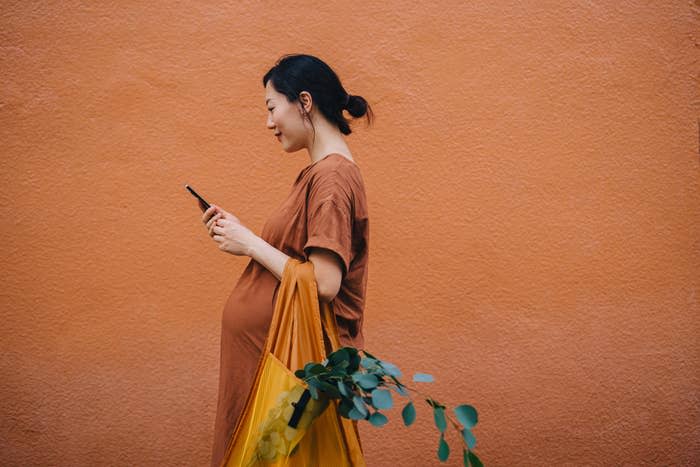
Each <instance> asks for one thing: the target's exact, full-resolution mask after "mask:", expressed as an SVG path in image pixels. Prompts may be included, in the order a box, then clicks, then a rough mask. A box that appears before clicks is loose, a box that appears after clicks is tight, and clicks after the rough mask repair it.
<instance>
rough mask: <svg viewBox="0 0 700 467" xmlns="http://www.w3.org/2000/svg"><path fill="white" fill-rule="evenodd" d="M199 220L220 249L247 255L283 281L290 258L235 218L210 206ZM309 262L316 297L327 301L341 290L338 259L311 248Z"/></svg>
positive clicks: (341, 267)
mask: <svg viewBox="0 0 700 467" xmlns="http://www.w3.org/2000/svg"><path fill="white" fill-rule="evenodd" d="M202 220H203V221H204V223H205V225H206V226H207V228H208V229H209V235H210V236H211V237H212V238H213V239H214V241H216V242H217V243H219V249H221V250H223V251H226V252H227V253H231V254H233V255H237V256H242V255H246V256H250V257H251V258H252V259H254V260H255V261H257V262H258V263H260V264H261V265H263V266H264V267H265V268H266V269H267V270H268V271H270V272H271V273H272V274H273V275H274V276H275V277H276V278H277V280H280V279H281V278H282V273H283V272H284V266H285V265H286V264H287V260H289V256H288V255H287V254H285V253H284V252H282V251H280V250H278V249H277V248H275V247H273V246H272V245H270V244H269V243H267V242H266V241H265V240H263V239H262V238H261V237H258V236H257V235H255V234H254V233H253V232H251V231H250V230H249V229H247V228H246V227H245V226H243V225H242V224H241V223H240V221H239V220H238V218H237V217H236V216H234V215H233V214H231V213H229V212H226V211H224V210H223V209H221V208H220V207H219V206H212V207H211V208H210V209H208V210H207V211H205V213H204V215H203V219H202ZM309 261H311V262H312V263H314V275H315V276H316V284H317V287H318V298H319V299H320V300H321V301H322V302H330V301H331V300H333V299H334V298H335V296H336V295H337V294H338V291H339V290H340V282H341V280H342V278H343V263H342V261H341V259H340V258H339V257H338V256H337V255H336V254H335V253H333V252H331V251H330V250H325V249H323V248H312V249H311V251H310V253H309Z"/></svg>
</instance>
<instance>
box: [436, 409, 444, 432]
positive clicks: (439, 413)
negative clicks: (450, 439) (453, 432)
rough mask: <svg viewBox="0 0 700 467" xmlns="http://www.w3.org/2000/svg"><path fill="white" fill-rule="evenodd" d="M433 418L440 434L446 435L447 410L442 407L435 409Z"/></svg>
mask: <svg viewBox="0 0 700 467" xmlns="http://www.w3.org/2000/svg"><path fill="white" fill-rule="evenodd" d="M433 418H434V419H435V426H436V427H437V429H438V430H440V433H444V432H445V430H446V429H447V420H446V419H445V409H443V408H442V407H434V408H433Z"/></svg>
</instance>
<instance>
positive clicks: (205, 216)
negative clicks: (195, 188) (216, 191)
mask: <svg viewBox="0 0 700 467" xmlns="http://www.w3.org/2000/svg"><path fill="white" fill-rule="evenodd" d="M216 212H217V209H216V206H211V207H209V209H207V210H206V211H204V214H202V222H204V223H205V224H207V223H208V222H209V220H210V218H211V217H212V216H213V215H214V214H215V213H216Z"/></svg>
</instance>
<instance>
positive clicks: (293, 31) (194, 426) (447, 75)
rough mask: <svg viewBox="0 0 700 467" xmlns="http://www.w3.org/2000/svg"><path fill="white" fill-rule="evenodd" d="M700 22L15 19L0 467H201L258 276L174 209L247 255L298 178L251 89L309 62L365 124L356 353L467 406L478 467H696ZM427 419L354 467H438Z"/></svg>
mask: <svg viewBox="0 0 700 467" xmlns="http://www.w3.org/2000/svg"><path fill="white" fill-rule="evenodd" d="M697 15H698V7H697V6H695V5H694V4H693V2H689V1H680V2H672V1H663V2H632V1H615V2H613V1H607V2H604V1H577V2H555V1H547V2H539V1H538V2H535V1H530V2H488V1H483V0H475V1H469V2H456V1H453V2H442V3H441V4H440V6H439V7H435V6H434V5H433V4H432V3H430V2H428V3H419V2H411V3H407V2H394V1H386V2H381V3H380V2H376V3H375V4H361V3H359V4H358V3H355V2H337V1H327V2H302V3H295V4H294V6H292V5H291V4H288V3H287V2H275V3H273V2H264V3H262V2H229V3H223V2H222V3H214V2H211V3H210V4H207V5H205V4H203V2H190V3H179V2H28V1H22V2H9V1H6V2H3V6H2V11H1V13H0V39H1V42H0V60H1V62H0V63H1V68H0V70H1V73H2V87H1V88H0V138H1V141H2V170H0V181H2V189H1V190H0V200H1V208H0V209H2V212H1V213H2V218H3V219H4V222H3V227H2V229H1V231H0V233H1V235H2V237H1V240H2V245H3V248H2V253H1V254H2V256H1V258H2V264H1V266H2V268H1V269H0V278H1V279H2V289H1V290H2V293H1V294H0V314H1V315H0V318H1V319H2V327H1V329H2V331H1V333H2V334H1V339H0V346H1V348H0V350H1V353H0V355H2V357H1V358H0V371H1V373H0V421H1V422H0V444H1V445H0V449H1V452H0V457H1V459H2V462H1V463H2V464H3V465H12V466H15V465H16V466H20V465H21V466H26V465H60V466H73V465H142V466H150V465H172V466H177V465H181V466H193V465H207V463H208V461H209V452H210V447H211V436H212V431H213V422H214V420H213V416H214V410H215V403H216V390H217V378H218V364H219V361H218V359H219V347H218V344H219V332H220V316H221V315H220V314H221V310H222V308H223V304H224V301H225V299H226V297H227V296H228V294H229V292H230V290H231V288H232V287H233V285H234V283H235V281H236V279H237V277H238V275H239V274H240V272H241V271H242V269H243V267H244V265H245V263H246V261H245V260H243V259H241V258H234V257H232V256H230V255H225V254H223V253H221V252H220V251H219V250H218V249H217V248H216V246H215V245H214V244H213V243H212V242H211V241H210V240H209V238H208V237H207V236H206V233H205V232H204V230H203V228H202V225H201V223H200V218H199V214H198V211H197V208H196V206H195V204H194V203H193V201H192V199H191V197H190V196H189V195H188V194H187V193H186V192H185V191H184V189H183V187H182V185H183V184H184V183H190V184H192V185H193V186H194V187H195V188H197V189H198V190H200V191H201V192H202V193H203V194H204V195H205V196H207V197H208V198H210V199H211V200H212V201H214V202H217V203H219V204H221V205H223V206H224V207H225V208H227V209H228V210H230V211H232V212H234V213H236V214H237V215H238V216H239V217H240V218H241V219H242V221H243V222H245V223H246V224H247V225H249V226H250V227H251V228H253V229H255V230H256V231H258V232H259V230H260V228H261V226H262V224H263V222H264V220H265V219H266V216H267V215H268V214H269V213H270V211H271V210H272V209H273V208H274V207H275V206H276V205H277V203H279V202H280V201H281V200H282V199H283V198H284V196H285V195H286V194H287V191H288V188H289V186H290V185H291V183H292V182H293V180H294V177H295V176H296V174H297V172H298V171H299V170H300V169H301V168H302V167H303V166H305V165H306V164H307V163H308V159H307V156H306V155H305V154H303V153H297V154H292V155H287V154H283V153H282V151H281V150H280V148H279V143H278V142H277V141H276V140H275V139H274V138H273V137H272V135H271V134H270V132H269V131H268V130H267V129H266V128H265V118H266V114H265V108H264V102H263V89H262V86H261V83H260V79H261V77H262V74H263V73H264V72H265V71H266V70H267V68H268V67H269V66H270V65H272V63H273V62H274V60H275V59H276V58H277V57H278V56H280V55H281V54H283V53H288V52H299V51H304V52H309V53H313V54H317V55H319V56H320V57H322V58H324V59H325V60H327V61H328V62H329V63H330V64H331V65H332V66H333V67H335V68H336V69H337V71H338V73H339V74H340V76H341V78H342V79H343V80H344V83H345V84H346V87H347V88H348V90H349V91H350V92H352V93H354V94H361V95H364V96H365V97H366V98H367V99H368V100H369V101H370V102H371V104H372V105H373V106H374V109H375V111H376V115H377V121H376V125H375V126H374V127H373V128H372V129H370V130H366V129H365V128H364V127H363V126H362V125H358V126H357V127H356V130H357V131H356V132H355V134H353V135H352V136H351V137H350V138H349V142H350V144H351V147H352V150H353V153H354V155H355V158H356V159H357V161H358V163H359V164H360V166H361V168H362V170H363V173H364V177H365V181H366V184H367V190H368V196H369V200H370V214H371V260H370V271H371V272H370V279H369V297H368V307H367V320H366V332H367V348H368V349H369V350H370V351H372V352H374V353H377V354H379V355H382V356H385V357H386V358H387V359H389V360H392V361H394V362H396V363H398V364H399V365H400V366H401V367H402V368H403V369H404V371H405V372H406V373H411V372H413V371H428V372H432V373H434V375H435V376H436V378H437V383H436V384H434V385H433V386H432V387H431V388H430V393H431V394H433V395H434V396H435V397H436V398H439V399H442V400H444V401H446V402H448V403H450V404H453V405H454V404H457V403H461V402H470V403H473V404H474V405H475V406H476V407H477V408H478V409H479V410H480V415H481V421H480V425H479V426H478V427H477V429H476V435H477V437H478V440H479V445H478V448H477V451H478V452H479V453H480V455H481V457H482V458H483V460H484V461H485V462H486V463H487V464H488V465H500V466H510V465H518V466H526V465H532V466H540V465H622V464H627V465H671V464H674V465H693V464H695V465H697V463H698V462H700V428H698V427H700V408H699V406H700V404H699V400H698V396H699V387H700V385H699V382H698V375H699V374H700V368H699V367H700V350H699V340H700V338H699V337H698V336H700V329H699V328H700V324H699V317H698V312H699V311H700V306H699V305H698V303H699V300H700V297H699V296H698V295H699V293H700V287H699V286H700V280H699V277H700V240H699V239H700V224H699V222H700V187H699V183H698V180H699V179H698V174H699V171H698V169H699V160H700V158H699V156H698V133H697V132H698V122H697V117H698V105H697V104H698V94H697V90H698V87H697V85H698V81H697V77H698V74H697V43H698V35H697V31H698V19H697V18H698V16H697ZM426 408H427V407H426ZM426 408H423V407H421V408H419V414H418V421H417V424H416V425H415V426H413V427H411V428H410V429H406V428H404V427H403V426H402V425H401V424H400V423H399V421H398V417H399V413H398V411H394V412H393V417H394V420H392V422H391V423H390V424H389V425H388V426H386V427H384V428H383V429H373V428H371V427H363V430H362V432H363V442H364V446H365V449H366V453H367V459H368V464H369V465H370V466H394V465H409V466H423V465H433V464H435V463H437V461H436V460H435V455H434V452H435V450H436V448H437V436H436V434H435V430H434V428H433V427H432V420H431V417H430V414H429V412H428V411H427V410H425V409H426ZM450 440H452V444H453V446H455V445H456V444H455V442H454V438H450ZM455 454H457V453H455ZM458 457H459V456H458V455H454V454H453V458H451V459H450V461H449V463H448V464H449V465H459V459H458Z"/></svg>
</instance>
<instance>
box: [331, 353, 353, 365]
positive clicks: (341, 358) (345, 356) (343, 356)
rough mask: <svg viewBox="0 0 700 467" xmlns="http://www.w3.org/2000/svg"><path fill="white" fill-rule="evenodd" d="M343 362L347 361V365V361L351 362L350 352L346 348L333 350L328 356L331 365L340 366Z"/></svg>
mask: <svg viewBox="0 0 700 467" xmlns="http://www.w3.org/2000/svg"><path fill="white" fill-rule="evenodd" d="M343 362H345V363H346V366H347V363H349V362H350V354H349V353H348V351H347V350H345V349H339V350H336V351H335V352H333V353H332V354H330V355H329V356H328V363H329V364H330V365H331V366H338V365H340V364H341V363H343Z"/></svg>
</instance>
